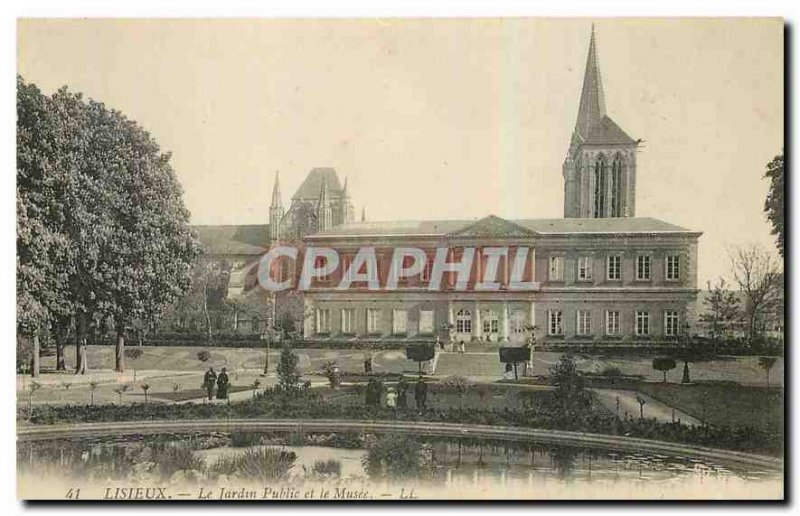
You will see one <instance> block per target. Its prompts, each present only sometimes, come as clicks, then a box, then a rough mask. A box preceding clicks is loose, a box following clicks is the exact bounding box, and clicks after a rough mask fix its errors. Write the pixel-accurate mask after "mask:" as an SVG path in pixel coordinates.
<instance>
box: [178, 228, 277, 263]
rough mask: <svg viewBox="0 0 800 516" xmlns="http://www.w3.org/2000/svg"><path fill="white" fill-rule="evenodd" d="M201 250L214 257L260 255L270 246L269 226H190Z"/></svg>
mask: <svg viewBox="0 0 800 516" xmlns="http://www.w3.org/2000/svg"><path fill="white" fill-rule="evenodd" d="M192 229H193V230H194V231H195V233H196V234H197V238H198V239H199V240H200V244H201V245H202V246H203V250H204V251H205V252H206V253H207V254H216V255H234V254H239V255H242V254H243V255H260V254H263V253H265V252H266V251H267V249H268V248H269V245H270V236H269V224H252V225H243V226H192Z"/></svg>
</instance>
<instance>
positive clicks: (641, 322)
mask: <svg viewBox="0 0 800 516" xmlns="http://www.w3.org/2000/svg"><path fill="white" fill-rule="evenodd" d="M636 335H639V336H645V335H650V312H639V311H637V312H636Z"/></svg>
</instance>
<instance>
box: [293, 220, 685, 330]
mask: <svg viewBox="0 0 800 516" xmlns="http://www.w3.org/2000/svg"><path fill="white" fill-rule="evenodd" d="M698 236H699V233H697V232H693V231H690V230H687V229H684V228H681V227H678V226H673V225H671V224H668V223H665V222H661V221H658V220H655V219H650V218H604V219H552V220H547V219H533V220H516V221H509V220H505V219H501V218H498V217H494V216H489V217H486V218H484V219H482V220H480V221H477V222H475V221H452V220H450V221H419V222H414V223H409V222H403V223H392V222H387V223H375V222H371V223H352V224H346V225H342V226H339V227H337V228H334V229H333V230H331V231H329V232H326V233H321V234H316V235H311V236H309V237H307V238H306V243H307V245H308V246H316V247H329V248H333V249H335V250H337V252H338V253H339V256H340V260H342V261H343V262H344V263H348V261H350V259H351V258H352V256H353V255H354V254H355V253H356V252H357V251H358V249H359V248H361V247H362V246H368V245H369V246H374V247H375V249H376V254H377V263H378V271H379V272H378V275H379V278H378V279H379V283H380V284H381V285H383V284H385V281H386V278H387V276H388V274H389V264H390V262H391V258H392V253H393V250H394V249H395V248H397V247H417V248H420V249H423V250H426V254H427V257H428V260H429V265H428V266H427V267H426V269H425V270H424V271H423V272H422V273H421V274H419V275H416V276H413V277H411V278H408V279H407V280H406V281H401V283H400V284H399V285H398V288H397V290H394V291H386V290H377V291H375V290H373V291H371V290H369V288H368V286H367V285H366V284H365V283H363V284H357V283H354V284H353V285H352V286H351V288H350V289H347V290H339V289H337V288H336V286H337V285H338V284H339V281H340V280H341V278H342V275H343V274H345V272H344V268H343V267H340V268H339V269H338V270H337V271H336V272H334V273H333V274H331V275H330V276H329V277H327V278H325V280H324V281H315V282H313V283H312V285H311V288H310V289H309V290H307V291H306V292H305V294H304V296H305V304H306V306H307V310H306V312H307V313H308V314H310V316H309V317H307V318H306V320H305V336H306V338H307V339H310V340H320V339H321V340H330V341H339V340H343V339H344V340H346V339H353V338H366V339H370V340H374V341H419V340H423V341H424V340H429V341H433V340H435V338H436V337H439V338H440V339H449V338H451V337H452V338H453V339H454V340H456V341H487V342H511V343H518V344H522V343H524V342H525V341H526V339H527V338H528V337H529V336H530V332H531V331H534V332H535V336H536V338H537V340H541V339H544V340H549V341H592V342H597V343H601V344H602V343H610V344H613V343H619V342H639V343H641V344H646V343H650V342H657V341H664V340H677V339H678V338H680V336H681V335H682V334H683V333H684V331H685V324H686V323H687V322H689V323H693V317H694V312H693V307H694V302H695V299H696V295H697V290H696V281H697V280H696V277H697V238H698ZM438 247H447V248H450V249H452V250H453V251H452V252H451V257H450V258H448V261H458V260H459V258H458V255H459V251H458V250H459V249H463V248H465V247H471V248H475V259H474V260H473V264H472V273H471V277H473V278H482V277H483V275H484V273H485V271H486V260H485V259H483V260H482V259H481V257H482V256H484V250H485V249H487V248H490V247H504V248H505V247H507V248H509V249H510V250H509V252H508V256H515V250H516V249H518V248H521V247H526V248H529V249H532V250H533V252H532V253H530V254H529V256H528V259H527V261H526V265H525V267H526V268H525V273H524V274H525V276H524V278H523V279H524V280H525V281H526V282H533V283H534V284H536V286H535V287H534V288H533V289H532V290H526V291H515V290H513V289H512V288H511V287H510V285H509V281H508V280H509V278H508V276H509V273H510V269H511V268H512V266H513V265H512V264H513V261H512V260H511V258H501V259H500V261H499V267H498V275H497V277H498V278H499V283H500V284H501V286H500V288H499V289H498V290H496V291H488V292H484V291H479V290H477V289H476V288H475V285H474V282H473V283H470V284H468V285H467V287H466V288H465V289H464V290H461V291H459V290H457V289H456V287H455V281H454V280H455V277H454V275H453V274H451V273H445V276H444V282H443V285H442V288H440V289H438V290H436V291H431V290H429V288H428V285H429V280H430V278H429V276H428V277H426V274H428V275H429V271H430V269H431V265H430V263H431V262H432V261H433V255H434V253H435V249H436V248H438ZM426 271H428V272H427V273H426Z"/></svg>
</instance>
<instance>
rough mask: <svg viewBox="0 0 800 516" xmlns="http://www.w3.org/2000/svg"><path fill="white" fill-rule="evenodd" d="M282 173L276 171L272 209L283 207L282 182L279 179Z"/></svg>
mask: <svg viewBox="0 0 800 516" xmlns="http://www.w3.org/2000/svg"><path fill="white" fill-rule="evenodd" d="M279 174H280V172H279V171H277V170H276V171H275V185H274V186H273V187H272V204H271V205H270V206H271V207H276V206H282V204H281V181H280V177H279Z"/></svg>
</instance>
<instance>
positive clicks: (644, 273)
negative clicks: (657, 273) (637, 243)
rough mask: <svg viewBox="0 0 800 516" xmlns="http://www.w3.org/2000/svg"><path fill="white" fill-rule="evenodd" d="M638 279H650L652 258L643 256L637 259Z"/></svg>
mask: <svg viewBox="0 0 800 516" xmlns="http://www.w3.org/2000/svg"><path fill="white" fill-rule="evenodd" d="M636 279H637V280H649V279H650V256H648V255H646V254H642V255H639V256H637V257H636Z"/></svg>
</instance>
